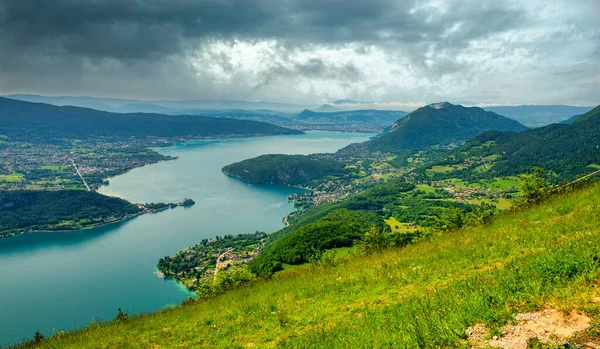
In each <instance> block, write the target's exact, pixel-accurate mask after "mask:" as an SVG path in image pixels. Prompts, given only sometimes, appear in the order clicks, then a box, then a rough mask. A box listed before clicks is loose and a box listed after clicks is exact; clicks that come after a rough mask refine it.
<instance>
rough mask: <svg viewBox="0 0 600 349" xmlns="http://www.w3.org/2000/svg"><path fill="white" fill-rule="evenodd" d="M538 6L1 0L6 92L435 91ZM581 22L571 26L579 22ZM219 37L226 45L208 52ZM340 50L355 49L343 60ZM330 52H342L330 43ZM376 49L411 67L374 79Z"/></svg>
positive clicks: (387, 0)
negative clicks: (242, 49)
mask: <svg viewBox="0 0 600 349" xmlns="http://www.w3.org/2000/svg"><path fill="white" fill-rule="evenodd" d="M536 1H537V0H536ZM556 1H558V0H556ZM538 2H540V3H548V4H550V5H552V1H548V2H545V1H538ZM527 3H529V2H527ZM513 5H515V6H516V5H518V7H514V6H513ZM550 7H551V6H550ZM536 13H537V12H536V11H535V10H533V11H529V12H528V10H527V6H524V3H519V2H518V1H514V2H513V1H510V0H506V1H504V0H498V1H495V0H479V1H478V0H0V93H28V92H31V93H46V94H96V95H105V96H108V95H113V96H116V95H120V96H123V97H134V98H136V97H137V98H144V97H145V98H161V97H174V98H195V97H196V98H255V97H256V98H265V95H266V96H267V97H269V96H270V95H269V94H270V93H273V92H277V93H279V94H278V98H287V97H290V98H296V97H298V90H295V89H294V88H287V87H288V86H290V85H294V83H296V82H297V81H294V78H295V77H297V78H299V79H302V81H304V82H307V81H308V82H309V84H310V82H311V81H313V82H315V84H316V85H320V86H322V87H323V89H324V90H327V89H329V87H332V89H330V90H331V91H335V90H336V87H335V86H333V85H335V84H337V86H338V87H340V88H338V89H337V91H352V89H353V88H355V87H354V86H355V84H356V86H358V83H362V85H363V86H368V87H363V88H362V89H361V88H359V87H357V88H358V90H357V91H372V90H375V89H379V90H381V89H382V88H386V89H387V91H383V92H381V91H380V92H378V93H379V95H380V96H387V95H391V94H398V92H397V91H396V90H395V87H393V86H392V85H394V84H395V82H394V78H395V77H394V76H391V75H398V76H401V75H402V74H404V76H405V77H406V74H413V75H414V76H415V77H416V78H415V80H417V78H418V80H419V81H428V83H429V84H433V86H427V87H423V89H427V90H428V91H434V90H435V89H436V88H438V85H439V84H437V81H438V80H440V79H442V78H444V77H446V78H447V77H448V76H454V77H460V79H462V80H465V81H468V80H470V79H473V81H474V83H477V81H478V79H477V78H478V77H479V76H481V72H478V71H477V69H473V68H474V67H473V66H472V63H471V61H469V60H461V59H459V55H460V54H461V53H464V52H465V51H466V50H468V49H469V47H471V46H472V45H473V43H476V42H479V41H486V40H488V41H489V42H493V40H495V39H497V35H498V34H500V33H504V32H508V31H511V30H520V29H522V28H525V29H527V28H528V26H531V25H536V24H539V23H540V21H539V20H536V19H532V18H531V16H532V14H533V16H535V15H536ZM592 13H593V11H592ZM581 23H590V21H589V20H588V21H581ZM581 23H580V22H574V23H569V25H572V26H573V28H575V29H574V30H575V32H577V31H578V30H579V29H580V26H582V25H583V24H581ZM569 35H576V34H572V33H570V32H566V34H565V38H566V39H564V40H565V41H568V40H569V39H570V36H569ZM561 40H563V39H561ZM561 40H556V41H557V42H558V41H561ZM588 41H589V42H590V43H591V42H592V40H591V39H590V40H588ZM239 42H241V43H244V44H248V45H252V44H260V43H261V42H263V43H264V42H269V43H273V44H272V45H273V47H274V48H273V49H272V51H269V52H267V53H264V52H261V53H260V54H261V55H263V54H264V56H262V57H259V58H256V60H255V61H256V62H257V64H256V67H255V69H254V67H253V68H248V67H247V66H244V68H243V69H242V68H240V63H239V59H237V61H236V59H232V51H231V50H233V48H234V47H235V44H236V43H239ZM215 43H217V44H224V46H225V47H226V49H225V51H223V50H219V49H215V50H214V51H211V50H213V49H214V47H215ZM559 44H560V43H557V44H556V45H559ZM506 45H507V46H506V48H504V47H503V48H502V49H498V50H497V51H496V53H495V54H494V55H495V56H494V57H496V58H497V57H498V56H499V55H500V56H501V55H513V56H515V57H518V56H519V54H515V53H514V49H515V47H516V46H514V47H513V46H511V45H513V43H512V42H511V41H510V40H509V41H507V42H506ZM516 45H518V44H516ZM216 46H218V45H216ZM483 47H486V46H485V45H484V46H483ZM488 47H489V46H488ZM228 49H229V50H230V51H227V50H228ZM343 49H349V50H350V52H351V53H350V55H354V57H342V58H341V59H340V57H339V52H341V50H343ZM327 50H329V51H327ZM267 51H268V50H267ZM333 51H336V52H338V53H337V57H328V56H327V55H328V54H327V53H323V52H333ZM542 51H543V50H542ZM344 52H345V51H344ZM352 52H353V53H352ZM373 52H383V54H384V55H385V59H381V60H380V61H378V62H379V64H380V65H381V66H382V71H383V70H385V69H386V67H383V66H384V65H390V66H393V67H392V68H390V69H388V71H390V72H393V71H394V69H399V71H400V72H404V73H398V74H392V73H390V74H388V75H390V79H389V81H388V79H386V78H387V76H386V75H385V73H381V72H376V73H375V74H374V75H376V76H377V79H379V80H377V81H369V79H370V78H373V74H372V75H371V76H367V75H368V74H366V73H364V72H363V70H364V68H365V64H367V65H368V64H369V63H365V62H364V60H363V61H362V63H360V57H361V56H363V57H372V56H371V55H372V54H373ZM548 52H550V51H548ZM242 54H244V53H242ZM529 54H530V55H533V54H535V51H534V50H532V51H530V53H529ZM334 55H335V54H334ZM345 58H349V59H345ZM354 58H356V61H359V63H357V64H358V65H357V64H355V63H356V62H353V59H354ZM492 58H493V57H492ZM515 59H518V58H515ZM540 59H543V56H540ZM586 59H588V58H586ZM588 60H589V59H588ZM251 61H252V60H251ZM255 61H252V62H255ZM517 64H518V61H517ZM589 64H591V65H592V67H596V66H597V65H595V64H594V63H589ZM506 67H510V65H509V64H507V65H506ZM213 68H214V69H213ZM475 68H476V67H475ZM244 69H245V70H244ZM215 72H216V73H215ZM406 72H409V73H406ZM477 74H479V75H477ZM382 79H385V81H384V82H383V83H382V81H381V80H382ZM564 79H565V80H567V79H568V78H567V77H565V78H564ZM323 82H325V83H323ZM585 83H587V82H585V81H583V82H582V84H585ZM593 83H594V82H593V81H592V82H591V84H593ZM277 84H281V85H282V86H278V85H277ZM284 84H285V85H284ZM326 84H331V85H326ZM387 85H389V86H388V87H386V86H387ZM283 86H286V88H282V87H283ZM382 86H383V87H382ZM582 86H583V85H582ZM313 87H314V86H313ZM310 88H312V87H307V88H305V90H304V91H308V90H309V89H310ZM403 88H404V91H408V92H409V93H410V96H424V95H425V93H424V92H423V91H420V90H419V91H417V90H418V89H417V88H416V87H410V86H406V87H403ZM407 89H408V90H407ZM258 90H261V91H263V92H262V93H263V95H258V94H257V91H258ZM482 90H483V88H482ZM285 91H288V92H287V95H286V94H285ZM413 91H414V92H413ZM314 93H315V94H313V95H311V96H310V98H314V97H315V96H318V93H319V92H318V91H317V92H314ZM340 93H341V92H340ZM344 93H345V92H344ZM358 93H362V92H358ZM431 93H433V92H430V93H429V95H431ZM257 96H258V97H257ZM339 97H340V98H344V97H345V96H339ZM306 98H309V97H308V95H307V97H306ZM356 98H359V96H357V97H356ZM367 98H371V97H369V96H367ZM411 98H412V97H411ZM415 98H421V97H415Z"/></svg>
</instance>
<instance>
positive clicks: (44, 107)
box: [0, 97, 301, 142]
mask: <svg viewBox="0 0 600 349" xmlns="http://www.w3.org/2000/svg"><path fill="white" fill-rule="evenodd" d="M0 120H1V122H2V127H1V132H2V134H3V135H4V136H7V137H9V139H11V140H23V141H29V142H45V141H59V140H62V139H77V138H87V139H92V138H94V137H109V138H114V137H131V136H137V137H147V136H154V137H183V136H189V137H214V136H225V135H238V136H240V135H246V136H250V135H271V134H297V133H301V132H300V131H297V130H292V129H288V128H283V127H279V126H275V125H271V124H267V123H261V122H256V121H246V120H236V119H228V118H218V119H217V118H210V117H201V116H190V115H187V116H185V115H182V116H171V115H161V114H147V113H127V114H118V113H110V112H105V111H99V110H94V109H89V108H81V107H72V106H64V107H58V106H54V105H50V104H44V103H31V102H24V101H18V100H14V99H9V98H2V97H0Z"/></svg>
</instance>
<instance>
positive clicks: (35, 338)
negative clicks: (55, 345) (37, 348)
mask: <svg viewBox="0 0 600 349" xmlns="http://www.w3.org/2000/svg"><path fill="white" fill-rule="evenodd" d="M43 339H44V335H43V334H42V333H41V332H40V331H35V333H34V334H33V343H40V342H41V341H42V340H43Z"/></svg>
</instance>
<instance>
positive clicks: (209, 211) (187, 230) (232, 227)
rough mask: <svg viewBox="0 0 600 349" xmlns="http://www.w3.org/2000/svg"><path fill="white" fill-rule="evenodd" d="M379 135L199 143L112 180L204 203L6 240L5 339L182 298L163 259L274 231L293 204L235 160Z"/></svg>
mask: <svg viewBox="0 0 600 349" xmlns="http://www.w3.org/2000/svg"><path fill="white" fill-rule="evenodd" d="M370 136H372V135H371V134H356V133H338V132H322V131H314V132H308V133H306V134H304V135H293V136H273V137H261V138H237V139H226V140H210V141H194V142H187V143H185V144H180V145H176V146H173V147H168V148H161V149H159V150H158V151H159V152H161V153H162V154H165V155H171V156H177V157H179V159H177V160H174V161H166V162H161V163H158V164H154V165H150V166H145V167H142V168H138V169H135V170H133V171H131V172H129V173H126V174H124V175H121V176H118V177H115V178H112V179H110V185H109V186H107V187H104V188H102V189H101V190H100V192H102V193H104V194H108V195H115V196H119V197H122V198H125V199H127V200H130V201H133V202H141V203H144V202H173V201H181V200H183V199H184V198H192V199H194V200H195V201H196V205H194V206H193V207H190V208H182V207H178V208H176V209H171V210H166V211H162V212H159V213H154V214H147V215H142V216H139V217H136V218H134V219H132V220H129V221H125V222H121V223H117V224H113V225H108V226H103V227H98V228H94V229H90V230H84V231H75V232H67V233H33V234H25V235H21V236H17V237H12V238H8V239H0V346H2V345H7V344H10V343H13V342H15V341H19V340H22V339H24V338H31V337H32V336H33V333H34V332H35V331H36V330H39V331H41V332H42V333H43V334H44V335H50V334H52V333H53V332H55V331H59V330H67V329H73V328H77V327H82V326H85V325H86V324H88V323H90V322H91V321H93V320H94V319H111V318H113V317H114V316H115V315H116V313H117V308H122V309H123V311H125V312H129V313H139V312H145V311H153V310H157V309H161V308H163V307H166V306H169V305H174V304H179V303H180V302H181V301H182V300H183V299H185V298H186V297H187V296H188V293H187V291H186V290H185V289H183V288H181V287H180V286H179V285H178V284H176V283H175V282H173V281H168V280H164V279H161V278H159V277H157V276H156V274H155V272H156V263H157V261H158V259H159V258H161V257H164V256H166V255H172V254H175V253H176V252H178V251H179V250H181V249H184V248H187V247H189V246H192V245H195V244H197V243H199V242H200V241H201V240H202V239H205V238H212V237H214V236H216V235H224V234H237V233H250V232H254V231H255V230H261V231H267V232H271V231H275V230H277V229H279V228H281V227H282V226H283V223H282V218H283V217H285V216H286V215H287V214H288V213H290V212H292V211H293V210H294V207H293V205H292V204H290V203H288V201H287V197H288V195H290V194H292V193H294V192H299V191H300V190H299V189H295V188H289V187H270V186H251V185H247V184H245V183H242V182H240V181H238V180H236V179H232V178H229V177H227V176H225V175H224V174H222V173H221V168H222V167H223V166H225V165H227V164H230V163H233V162H236V161H240V160H243V159H247V158H250V157H254V156H258V155H261V154H272V153H280V154H310V153H320V152H333V151H336V150H338V149H340V148H342V147H344V146H346V145H348V144H350V143H356V142H362V141H365V140H367V139H368V138H369V137H370Z"/></svg>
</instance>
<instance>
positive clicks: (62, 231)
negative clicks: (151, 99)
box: [0, 201, 193, 239]
mask: <svg viewBox="0 0 600 349" xmlns="http://www.w3.org/2000/svg"><path fill="white" fill-rule="evenodd" d="M132 204H134V203H132ZM171 205H175V206H174V207H171ZM192 205H193V204H192ZM177 207H186V206H185V205H184V204H183V201H182V202H177V203H168V204H167V206H165V207H161V208H157V209H145V210H143V211H142V212H139V213H134V214H131V215H127V216H126V217H123V218H120V219H116V220H114V221H110V222H101V223H94V224H92V225H89V226H85V227H83V228H80V229H67V230H65V229H62V230H26V231H23V232H18V233H15V234H11V235H0V239H8V238H11V237H16V236H21V235H25V234H35V233H69V232H77V231H86V230H90V229H94V228H98V227H102V226H106V225H110V224H116V223H121V222H125V221H128V220H130V219H133V218H136V217H139V216H143V215H145V214H152V213H158V212H162V211H164V210H167V209H172V208H177Z"/></svg>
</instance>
